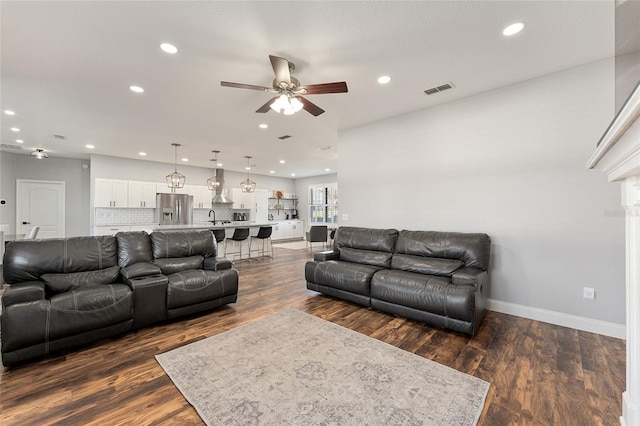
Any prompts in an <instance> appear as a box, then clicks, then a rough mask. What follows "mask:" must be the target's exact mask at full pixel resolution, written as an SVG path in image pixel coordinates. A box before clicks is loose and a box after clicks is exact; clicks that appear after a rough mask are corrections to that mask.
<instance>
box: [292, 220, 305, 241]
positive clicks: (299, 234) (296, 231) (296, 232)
mask: <svg viewBox="0 0 640 426" xmlns="http://www.w3.org/2000/svg"><path fill="white" fill-rule="evenodd" d="M292 222H293V238H304V237H305V235H304V220H294V221H292Z"/></svg>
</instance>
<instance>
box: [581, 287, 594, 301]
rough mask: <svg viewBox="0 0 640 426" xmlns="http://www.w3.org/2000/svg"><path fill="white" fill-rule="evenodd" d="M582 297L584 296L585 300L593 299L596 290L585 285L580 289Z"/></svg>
mask: <svg viewBox="0 0 640 426" xmlns="http://www.w3.org/2000/svg"><path fill="white" fill-rule="evenodd" d="M582 297H584V298H585V299H587V300H593V299H595V298H596V291H595V290H594V289H593V288H591V287H585V288H584V289H583V290H582Z"/></svg>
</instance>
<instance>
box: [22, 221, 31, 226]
mask: <svg viewBox="0 0 640 426" xmlns="http://www.w3.org/2000/svg"><path fill="white" fill-rule="evenodd" d="M22 224H23V225H31V222H22Z"/></svg>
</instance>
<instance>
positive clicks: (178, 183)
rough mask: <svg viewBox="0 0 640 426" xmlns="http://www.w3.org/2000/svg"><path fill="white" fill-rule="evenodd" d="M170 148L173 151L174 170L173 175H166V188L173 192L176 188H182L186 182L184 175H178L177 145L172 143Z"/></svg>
mask: <svg viewBox="0 0 640 426" xmlns="http://www.w3.org/2000/svg"><path fill="white" fill-rule="evenodd" d="M171 146H172V147H173V149H174V153H175V154H174V165H175V167H174V169H173V173H171V174H170V175H167V186H168V187H169V188H171V192H175V190H176V188H184V182H185V181H186V180H187V177H186V176H185V175H182V174H180V173H178V147H179V146H181V145H180V144H179V143H172V144H171Z"/></svg>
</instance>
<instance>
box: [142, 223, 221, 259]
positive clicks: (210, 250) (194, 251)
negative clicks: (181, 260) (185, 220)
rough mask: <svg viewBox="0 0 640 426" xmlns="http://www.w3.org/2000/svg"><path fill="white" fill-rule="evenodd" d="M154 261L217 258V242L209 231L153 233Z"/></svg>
mask: <svg viewBox="0 0 640 426" xmlns="http://www.w3.org/2000/svg"><path fill="white" fill-rule="evenodd" d="M150 238H151V249H152V252H153V257H154V259H162V258H167V257H190V256H196V255H200V256H203V257H216V242H215V239H214V238H213V234H212V233H211V231H209V230H208V229H204V230H198V231H173V232H158V231H156V232H152V233H151V235H150Z"/></svg>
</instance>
